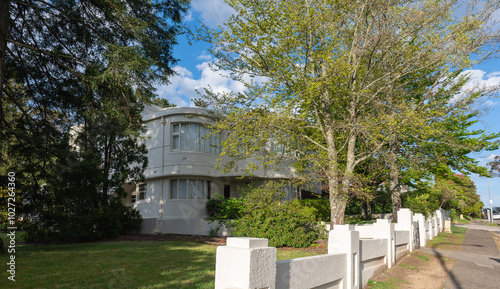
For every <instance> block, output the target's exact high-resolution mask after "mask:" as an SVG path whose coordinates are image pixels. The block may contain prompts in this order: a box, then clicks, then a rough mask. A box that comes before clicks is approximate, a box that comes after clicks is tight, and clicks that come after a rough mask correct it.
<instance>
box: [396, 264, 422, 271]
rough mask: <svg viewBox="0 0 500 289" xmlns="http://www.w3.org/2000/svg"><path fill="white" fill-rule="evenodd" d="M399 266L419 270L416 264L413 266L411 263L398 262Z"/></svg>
mask: <svg viewBox="0 0 500 289" xmlns="http://www.w3.org/2000/svg"><path fill="white" fill-rule="evenodd" d="M399 266H400V267H401V268H404V269H408V270H420V268H418V267H417V266H413V265H410V264H406V263H400V264H399Z"/></svg>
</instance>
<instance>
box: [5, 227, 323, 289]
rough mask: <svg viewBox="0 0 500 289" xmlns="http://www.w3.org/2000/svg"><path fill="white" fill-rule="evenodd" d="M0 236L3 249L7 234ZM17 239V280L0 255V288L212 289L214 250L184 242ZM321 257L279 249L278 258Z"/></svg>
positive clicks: (310, 253)
mask: <svg viewBox="0 0 500 289" xmlns="http://www.w3.org/2000/svg"><path fill="white" fill-rule="evenodd" d="M18 233H20V232H18ZM19 235H20V234H19ZM0 237H2V239H3V240H4V243H5V245H6V246H8V243H7V241H8V238H7V234H6V233H1V234H0ZM16 237H19V236H18V235H16ZM16 239H17V241H16V247H15V249H16V252H15V254H14V256H15V262H16V264H15V266H16V278H15V280H16V281H15V282H12V281H9V280H8V279H7V277H8V276H9V274H8V273H7V265H6V263H7V262H8V261H9V258H10V255H11V254H4V255H0V280H1V281H0V288H214V278H215V255H216V249H217V245H212V244H204V243H195V242H185V241H119V242H96V243H82V244H64V245H29V244H23V243H21V242H20V241H21V240H20V239H19V238H16ZM323 253H324V252H322V251H320V250H307V249H301V250H298V249H297V250H295V249H290V248H280V249H278V254H277V258H278V259H279V260H284V259H292V258H299V257H305V256H311V255H317V254H323ZM2 284H5V286H6V287H3V286H2Z"/></svg>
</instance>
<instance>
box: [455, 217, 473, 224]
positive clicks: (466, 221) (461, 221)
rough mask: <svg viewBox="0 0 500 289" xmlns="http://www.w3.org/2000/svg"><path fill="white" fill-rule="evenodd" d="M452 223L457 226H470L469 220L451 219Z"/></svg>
mask: <svg viewBox="0 0 500 289" xmlns="http://www.w3.org/2000/svg"><path fill="white" fill-rule="evenodd" d="M453 222H454V223H459V224H470V222H471V221H470V220H469V219H460V218H458V219H453Z"/></svg>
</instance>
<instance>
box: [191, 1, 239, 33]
mask: <svg viewBox="0 0 500 289" xmlns="http://www.w3.org/2000/svg"><path fill="white" fill-rule="evenodd" d="M191 7H192V9H193V11H196V12H198V13H200V17H199V18H200V21H201V22H203V23H204V24H205V25H207V26H209V27H211V28H216V27H217V26H218V25H222V24H223V23H224V22H225V21H226V20H227V19H229V17H230V16H231V15H233V13H234V12H235V11H234V9H233V8H232V7H231V6H229V5H228V4H227V3H226V2H224V0H210V1H207V0H193V1H192V2H191Z"/></svg>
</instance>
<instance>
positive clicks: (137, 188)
mask: <svg viewBox="0 0 500 289" xmlns="http://www.w3.org/2000/svg"><path fill="white" fill-rule="evenodd" d="M141 187H142V188H144V189H143V191H141ZM141 193H144V195H143V198H139V197H140V195H141ZM147 196H148V183H138V184H136V186H135V191H134V192H133V193H132V194H131V195H130V202H131V203H132V204H137V203H144V202H145V201H146V199H147Z"/></svg>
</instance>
